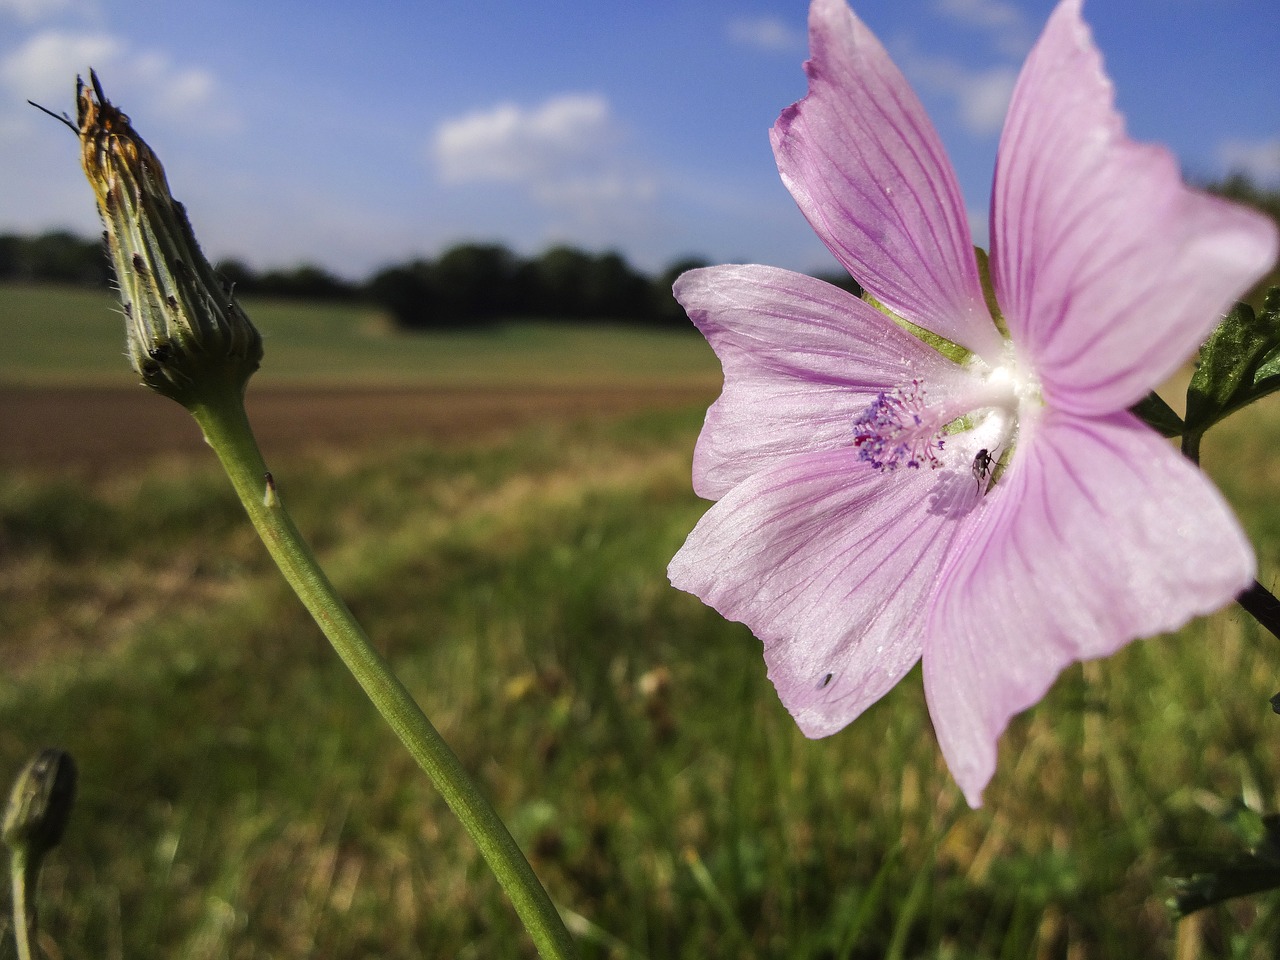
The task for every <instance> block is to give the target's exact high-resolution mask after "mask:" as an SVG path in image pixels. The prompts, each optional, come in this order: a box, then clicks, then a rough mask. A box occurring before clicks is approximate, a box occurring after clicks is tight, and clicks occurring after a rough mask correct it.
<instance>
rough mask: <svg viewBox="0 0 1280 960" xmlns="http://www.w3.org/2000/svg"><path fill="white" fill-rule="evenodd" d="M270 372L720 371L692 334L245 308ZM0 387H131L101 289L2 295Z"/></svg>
mask: <svg viewBox="0 0 1280 960" xmlns="http://www.w3.org/2000/svg"><path fill="white" fill-rule="evenodd" d="M245 309H246V310H247V311H248V312H249V315H250V317H251V318H252V319H253V321H254V323H255V324H256V325H257V326H258V328H259V329H260V330H261V331H262V335H263V339H264V342H265V346H266V350H267V355H268V357H269V362H268V363H266V364H265V365H264V367H263V369H262V371H261V372H260V373H259V374H258V375H257V377H255V379H254V383H255V384H257V385H261V386H268V387H269V386H271V385H273V384H289V383H299V382H305V383H308V384H315V383H324V384H333V385H335V386H350V385H364V386H368V385H375V384H376V385H379V386H401V385H410V386H412V385H417V384H436V385H444V386H454V385H461V386H467V385H472V384H490V383H498V382H502V383H507V384H511V383H516V384H557V383H592V384H597V383H599V384H618V383H634V384H647V383H667V382H673V383H680V382H687V381H689V380H706V379H707V378H713V377H715V376H716V375H717V374H718V373H719V369H720V368H719V365H718V364H717V363H716V359H715V356H714V355H713V354H712V353H711V350H710V349H709V348H708V347H707V345H706V343H705V342H703V341H702V339H701V338H700V337H698V336H697V335H696V333H694V332H693V330H692V326H691V327H690V329H689V330H688V331H684V330H676V331H670V330H652V329H645V328H643V327H628V326H626V325H620V324H603V323H600V324H556V323H542V322H530V321H520V322H513V323H509V324H500V325H497V326H495V327H493V328H490V329H482V330H480V331H477V332H474V333H471V332H465V333H464V332H457V333H453V332H450V333H415V334H404V333H398V332H397V331H396V330H395V328H394V327H393V325H392V324H391V322H390V321H389V320H388V318H387V317H386V316H385V315H384V314H383V313H381V312H380V311H379V310H378V309H377V308H375V307H371V306H368V305H361V304H342V303H337V304H314V303H290V302H282V301H263V302H257V301H253V300H249V301H246V303H245ZM0 330H3V336H4V343H5V349H4V351H3V352H0V383H11V384H49V383H63V382H77V383H84V382H93V383H115V382H123V383H128V382H130V380H129V376H128V374H127V372H122V371H127V365H122V363H121V360H120V358H121V356H122V355H123V353H124V318H123V316H122V315H121V314H120V310H119V305H118V303H117V302H116V300H115V299H114V297H113V296H112V295H111V294H110V293H109V292H107V291H94V290H71V289H64V288H58V287H46V286H5V285H0Z"/></svg>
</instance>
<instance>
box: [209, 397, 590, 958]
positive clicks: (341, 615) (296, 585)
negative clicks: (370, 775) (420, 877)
mask: <svg viewBox="0 0 1280 960" xmlns="http://www.w3.org/2000/svg"><path fill="white" fill-rule="evenodd" d="M188 409H189V410H190V411H191V413H192V415H193V416H194V417H195V419H196V421H197V422H198V423H199V424H200V427H201V429H202V430H203V431H204V435H205V438H206V440H208V442H209V445H210V446H211V447H213V449H214V452H216V453H217V455H218V459H219V460H220V461H221V462H222V466H223V468H224V469H225V470H226V471H227V475H228V477H230V479H231V483H232V485H233V486H234V487H235V490H236V493H237V494H238V495H239V497H240V501H241V503H243V504H244V508H245V510H246V511H247V512H248V514H249V519H250V520H251V521H252V522H253V525H254V527H255V528H256V529H257V531H258V535H259V536H261V537H262V541H263V543H264V544H266V547H267V550H268V551H269V552H270V553H271V556H272V559H274V560H275V562H276V564H277V565H278V566H279V567H280V571H281V572H282V573H283V574H284V577H285V579H286V580H288V581H289V585H290V586H291V587H293V589H294V591H295V592H296V593H297V595H298V598H299V599H300V600H301V601H302V603H303V605H304V606H305V607H306V608H307V610H308V611H309V612H310V613H311V615H312V617H314V618H315V621H316V623H317V624H319V626H320V629H321V630H323V631H324V634H325V636H326V637H328V639H329V642H330V643H331V644H332V645H333V648H334V650H336V651H337V653H338V656H340V657H341V658H342V660H343V662H344V663H345V664H346V665H347V668H348V669H349V670H350V671H351V673H352V674H353V675H354V676H355V678H356V680H357V681H359V683H360V686H361V687H363V688H364V691H365V693H366V694H367V695H368V697H369V699H370V700H372V701H373V704H374V706H375V707H377V708H378V712H379V713H381V714H382V717H383V719H384V720H386V721H387V723H388V724H390V726H391V728H392V729H393V730H394V731H395V732H396V735H397V736H398V737H399V738H400V742H401V743H403V744H404V745H405V747H406V748H407V749H408V750H409V752H410V753H411V754H412V755H413V758H414V759H415V760H416V761H417V762H418V765H419V766H421V767H422V769H423V770H424V771H425V772H426V774H427V776H429V777H430V778H431V782H432V783H433V784H435V787H436V789H437V790H439V791H440V794H441V795H442V796H443V797H444V800H445V802H446V803H447V804H448V805H449V808H450V809H451V810H452V811H453V812H454V814H455V815H456V816H457V817H458V819H459V820H460V821H462V825H463V826H464V827H465V828H466V830H467V832H468V833H469V834H470V835H471V837H472V839H473V840H474V841H475V843H476V845H477V846H478V847H479V849H480V853H481V855H482V856H483V857H484V859H485V861H486V862H487V863H488V865H489V868H490V869H491V870H492V871H493V873H494V875H495V876H496V877H497V879H498V882H499V883H500V884H501V885H502V887H503V889H504V890H505V891H506V893H507V896H508V897H510V898H511V902H512V905H513V906H514V907H515V910H516V913H517V914H518V915H519V917H520V920H521V921H522V922H523V923H524V926H525V929H526V930H528V932H529V935H530V937H531V938H532V939H533V942H534V944H535V945H536V946H537V948H538V952H539V953H540V954H541V956H542V957H544V958H547V960H550V958H555V960H568V958H571V957H573V956H574V955H575V951H574V946H573V941H572V939H571V938H570V936H569V932H568V930H566V928H565V926H564V922H563V921H562V920H561V918H560V915H559V913H558V912H557V911H556V908H555V906H554V905H553V904H552V902H551V899H550V897H548V896H547V893H546V891H545V890H544V889H543V887H542V884H541V883H539V881H538V878H537V877H536V876H535V875H534V873H533V869H532V867H530V866H529V861H528V860H526V859H525V856H524V854H523V853H521V851H520V848H519V847H518V846H517V845H516V842H515V840H514V839H513V838H512V836H511V834H510V832H509V831H508V830H507V828H506V825H505V824H504V823H503V822H502V820H501V819H500V818H499V816H498V814H497V812H496V811H495V810H494V809H493V807H492V805H491V804H490V803H489V801H488V800H487V799H486V798H485V796H484V794H483V793H481V791H480V789H479V787H478V786H477V785H476V783H475V781H474V780H472V778H471V777H470V775H469V774H468V773H467V771H466V769H465V768H464V767H463V765H462V762H461V761H460V760H459V759H458V756H457V754H455V753H454V752H453V750H452V749H450V747H449V745H448V744H447V743H446V742H445V741H444V739H443V738H442V737H441V736H440V734H439V733H438V732H437V731H436V729H435V727H434V726H432V724H431V721H430V720H428V719H427V717H426V715H425V714H424V713H423V712H422V709H421V708H420V707H419V706H418V704H417V703H416V701H414V699H413V697H412V696H411V695H410V694H409V691H408V690H406V689H405V687H404V685H403V684H402V683H401V682H400V681H399V679H397V677H396V676H395V674H394V673H392V671H391V668H390V666H389V665H388V664H387V662H386V660H384V659H383V658H382V656H381V655H380V654H379V653H378V651H377V650H376V649H374V647H373V645H372V644H371V643H370V642H369V638H368V637H367V636H366V635H365V633H364V631H363V630H362V629H361V627H360V625H359V624H358V623H357V622H356V620H355V617H354V616H352V614H351V611H350V610H349V609H348V608H347V605H346V604H345V603H344V602H343V601H342V599H341V598H340V597H339V596H338V594H337V592H336V591H335V590H334V588H333V585H332V584H331V583H330V582H329V579H328V577H326V576H325V574H324V571H323V570H321V568H320V566H319V564H318V563H317V562H316V559H315V556H314V555H313V554H312V552H311V549H310V547H309V546H308V545H307V543H306V541H305V540H303V538H302V535H301V534H300V533H299V532H298V529H297V527H295V526H294V524H293V520H292V519H291V518H290V517H289V514H288V513H287V512H286V511H285V509H284V506H283V504H282V503H281V502H280V497H279V496H278V494H277V492H276V488H275V483H274V481H273V480H272V477H271V474H270V473H268V472H267V468H266V464H265V463H264V461H263V459H262V453H261V452H260V450H259V449H258V444H257V441H256V440H255V439H254V436H253V430H252V428H251V427H250V425H249V419H248V417H247V416H246V414H245V410H244V401H243V396H242V395H241V392H240V391H239V390H238V389H235V388H231V387H229V386H228V387H227V388H224V389H215V390H214V391H212V392H211V393H209V394H208V395H205V396H202V397H200V398H199V399H196V400H194V401H192V402H191V403H190V404H188Z"/></svg>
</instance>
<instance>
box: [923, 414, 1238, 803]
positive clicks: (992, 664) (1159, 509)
mask: <svg viewBox="0 0 1280 960" xmlns="http://www.w3.org/2000/svg"><path fill="white" fill-rule="evenodd" d="M1000 487H1003V488H1005V489H1004V491H1003V496H1002V497H1001V498H1000V499H999V500H998V501H994V498H990V497H989V498H987V499H988V500H993V501H994V502H992V508H993V509H992V510H991V511H990V513H989V514H988V515H987V516H986V517H985V518H984V519H983V522H982V523H981V524H978V525H975V526H974V528H973V533H972V536H971V537H970V538H969V539H967V540H966V542H963V543H962V542H960V541H957V542H956V544H955V556H956V562H955V563H954V565H953V566H952V567H951V568H950V569H949V570H948V571H946V572H945V573H944V575H943V580H942V582H941V583H940V584H939V592H938V600H937V603H936V604H935V606H934V609H933V612H932V614H931V615H930V619H929V624H928V637H929V640H928V642H927V644H926V647H925V651H924V682H925V694H926V696H927V697H928V701H929V712H930V714H931V715H932V717H933V723H934V728H935V729H936V731H937V734H938V740H939V742H940V744H941V746H942V751H943V754H944V755H945V756H946V759H947V765H948V766H949V767H950V768H951V772H952V775H953V776H954V777H955V778H956V781H957V782H958V783H959V784H960V787H961V789H962V790H963V791H964V794H965V797H966V798H967V799H968V800H969V803H970V804H971V805H972V806H975V807H976V806H978V805H979V804H980V803H981V799H982V790H983V788H984V787H985V786H986V784H987V782H988V781H989V780H990V779H991V775H992V773H993V772H994V770H995V764H996V741H997V739H998V738H999V736H1000V734H1001V733H1002V732H1003V731H1004V729H1005V727H1006V726H1007V725H1008V722H1009V719H1010V718H1011V717H1012V716H1013V715H1014V714H1016V713H1018V712H1019V711H1021V710H1024V709H1026V708H1027V707H1029V706H1031V705H1032V704H1034V703H1036V702H1037V701H1038V700H1039V699H1040V698H1041V697H1042V696H1044V694H1045V692H1046V691H1047V690H1048V689H1049V687H1050V686H1051V685H1052V684H1053V681H1054V679H1055V678H1056V677H1057V676H1058V673H1059V672H1060V671H1061V670H1062V669H1063V668H1065V667H1066V666H1067V665H1069V664H1071V663H1073V662H1074V661H1077V660H1089V659H1093V658H1095V657H1102V656H1106V655H1108V654H1110V653H1113V652H1115V651H1116V650H1118V649H1120V648H1121V647H1123V646H1124V645H1125V644H1126V643H1128V642H1129V641H1130V640H1131V639H1133V638H1135V637H1140V636H1150V635H1152V634H1157V633H1162V632H1165V631H1169V630H1174V629H1176V628H1178V627H1180V626H1182V625H1183V624H1184V623H1186V622H1187V620H1189V619H1190V618H1191V617H1193V616H1197V615H1199V614H1204V613H1208V612H1210V611H1212V610H1215V609H1217V608H1218V607H1220V606H1222V605H1223V604H1225V603H1227V602H1229V601H1230V600H1231V599H1232V598H1233V597H1235V596H1237V595H1238V594H1239V593H1240V592H1241V591H1242V590H1244V589H1245V587H1247V586H1248V585H1249V583H1250V581H1251V580H1252V579H1253V575H1254V559H1253V551H1252V550H1251V549H1250V546H1249V543H1248V541H1247V540H1246V539H1245V537H1244V535H1243V533H1242V532H1241V530H1240V527H1239V525H1238V524H1237V523H1236V520H1235V518H1234V517H1233V516H1232V514H1231V510H1230V508H1228V507H1227V505H1226V504H1225V503H1224V502H1223V500H1222V497H1221V496H1220V495H1219V494H1218V492H1217V490H1216V489H1214V487H1213V485H1212V484H1211V483H1209V481H1208V480H1207V479H1206V478H1205V477H1204V475H1203V474H1201V473H1200V472H1199V471H1198V470H1197V469H1196V468H1195V467H1194V466H1192V464H1191V463H1190V462H1189V461H1187V460H1185V459H1184V458H1183V457H1181V456H1179V455H1178V454H1177V453H1176V452H1175V451H1174V450H1173V448H1172V447H1170V446H1169V444H1168V443H1167V442H1166V441H1165V440H1163V439H1161V438H1160V437H1158V436H1157V435H1156V434H1155V433H1153V432H1152V431H1150V430H1148V429H1147V428H1146V427H1144V426H1142V425H1141V424H1140V423H1138V421H1137V420H1136V419H1135V418H1134V417H1132V416H1131V415H1129V414H1128V413H1124V412H1121V413H1117V414H1112V415H1111V416H1109V417H1106V418H1103V419H1086V418H1080V417H1076V416H1073V415H1071V414H1064V413H1060V412H1057V411H1052V410H1047V411H1045V413H1044V414H1043V419H1042V420H1040V421H1039V422H1038V423H1025V422H1024V424H1023V435H1022V440H1021V441H1020V443H1019V447H1018V450H1017V451H1016V453H1015V457H1014V460H1013V462H1012V463H1011V464H1010V467H1009V469H1008V470H1007V471H1006V473H1005V475H1004V477H1002V478H1001V481H1000Z"/></svg>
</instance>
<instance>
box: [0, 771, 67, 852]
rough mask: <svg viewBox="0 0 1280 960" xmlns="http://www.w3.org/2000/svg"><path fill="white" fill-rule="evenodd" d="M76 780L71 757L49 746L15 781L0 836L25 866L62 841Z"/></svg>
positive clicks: (0, 829)
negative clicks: (23, 857)
mask: <svg viewBox="0 0 1280 960" xmlns="http://www.w3.org/2000/svg"><path fill="white" fill-rule="evenodd" d="M76 777H77V775H76V764H75V761H74V760H72V759H71V754H69V753H67V752H66V751H65V750H57V749H54V748H52V747H49V748H46V749H44V750H41V751H40V752H39V753H37V754H36V755H35V756H34V757H32V758H31V759H30V760H29V761H28V762H27V765H26V766H25V767H23V768H22V772H21V773H19V774H18V778H17V779H16V780H14V782H13V789H12V790H11V791H10V792H9V805H8V807H6V808H5V812H4V823H3V827H0V835H3V838H4V842H5V845H6V846H7V847H8V848H9V849H10V850H13V851H15V852H17V851H21V852H22V853H23V855H24V856H25V857H26V858H27V862H28V863H31V864H36V865H38V863H39V860H40V858H42V857H43V856H44V855H45V854H46V853H48V852H49V851H50V850H52V849H53V848H54V847H56V846H57V845H58V841H60V840H61V839H62V833H63V831H64V830H65V829H66V826H67V820H68V819H70V817H71V806H72V804H73V803H74V801H75V795H76Z"/></svg>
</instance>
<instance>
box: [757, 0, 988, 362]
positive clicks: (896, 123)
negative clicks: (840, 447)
mask: <svg viewBox="0 0 1280 960" xmlns="http://www.w3.org/2000/svg"><path fill="white" fill-rule="evenodd" d="M809 43H810V48H811V55H810V56H811V59H810V60H809V61H808V62H807V63H806V64H805V72H806V73H807V74H808V77H809V92H808V95H807V96H806V97H805V98H804V99H803V100H801V101H800V102H799V103H796V104H793V105H792V106H790V107H788V108H787V109H786V110H784V111H783V112H782V116H780V117H779V118H778V122H777V124H775V125H774V128H773V130H772V131H771V137H772V140H773V151H774V155H775V156H776V157H777V161H778V171H779V172H780V173H781V174H782V180H783V183H785V184H786V185H787V189H789V190H790V191H791V195H792V196H793V197H795V199H796V203H798V204H799V205H800V209H801V210H802V211H803V212H804V215H805V216H806V217H807V218H808V220H809V223H811V224H812V225H813V228H814V230H816V231H817V232H818V236H820V237H821V238H822V240H823V242H824V243H826V245H827V246H828V247H829V248H830V249H831V252H832V253H834V254H835V256H836V258H837V259H838V260H839V261H840V262H841V263H843V264H844V265H845V266H846V267H847V268H848V270H849V272H850V273H851V274H853V276H854V277H855V278H856V279H857V280H858V282H859V283H861V284H862V285H863V286H864V287H866V289H867V290H869V291H870V292H871V293H872V294H873V295H874V296H875V297H876V299H877V300H879V301H880V302H881V303H883V304H885V305H886V306H888V307H889V308H890V309H892V310H893V311H894V312H895V313H898V314H899V315H900V316H902V317H905V318H906V319H908V320H910V321H911V322H912V323H915V324H918V325H919V326H922V327H924V328H925V329H927V330H931V331H933V332H934V333H937V334H940V335H941V336H944V337H946V338H947V339H949V340H953V341H954V342H956V343H959V344H961V345H963V346H965V347H967V348H969V349H970V350H973V351H975V352H977V353H980V354H983V355H984V356H986V357H987V358H989V359H990V358H996V357H998V354H999V347H1000V337H999V334H998V332H997V331H996V328H995V325H994V324H993V323H992V321H991V315H990V312H989V311H988V310H987V307H986V304H985V302H984V300H983V296H982V285H981V282H980V281H979V279H978V268H977V263H976V261H975V259H974V254H973V240H972V237H971V234H970V232H969V224H968V220H967V217H966V214H965V207H964V200H963V198H962V197H961V195H960V189H959V187H958V186H957V184H956V178H955V172H954V171H953V170H952V168H951V162H950V161H949V160H948V159H947V155H946V152H945V151H944V150H943V149H942V144H941V142H940V141H939V140H938V134H937V132H936V131H935V130H934V128H933V125H932V124H931V123H930V122H929V117H928V116H927V115H926V114H925V112H924V107H922V106H921V105H920V101H919V100H918V99H917V98H916V95H915V93H914V92H913V91H912V90H911V87H910V86H909V85H908V84H907V81H906V79H905V78H904V77H903V76H902V74H901V72H899V70H898V68H897V67H896V66H894V64H893V61H892V60H890V59H889V55H888V54H887V53H886V52H885V50H884V47H882V46H881V45H880V41H879V40H877V39H876V38H875V36H874V35H873V34H872V33H871V31H870V30H868V29H867V27H866V26H865V25H864V24H863V23H862V21H861V20H859V19H858V18H857V17H856V16H855V15H854V14H853V12H852V11H851V10H850V9H849V8H848V7H847V6H846V5H845V3H844V2H843V0H815V2H814V3H813V5H812V6H811V7H810V8H809Z"/></svg>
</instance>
